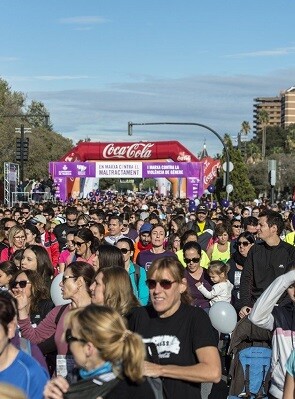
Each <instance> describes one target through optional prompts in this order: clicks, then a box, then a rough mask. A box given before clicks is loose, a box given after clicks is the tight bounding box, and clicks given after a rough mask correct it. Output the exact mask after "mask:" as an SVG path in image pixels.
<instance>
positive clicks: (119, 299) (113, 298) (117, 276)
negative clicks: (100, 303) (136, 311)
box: [98, 266, 140, 316]
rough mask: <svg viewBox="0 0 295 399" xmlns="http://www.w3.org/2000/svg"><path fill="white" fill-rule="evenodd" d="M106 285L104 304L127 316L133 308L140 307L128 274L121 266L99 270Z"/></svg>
mask: <svg viewBox="0 0 295 399" xmlns="http://www.w3.org/2000/svg"><path fill="white" fill-rule="evenodd" d="M98 273H102V275H103V277H102V281H103V283H104V285H105V291H104V304H105V305H106V306H109V307H110V308H112V309H116V310H117V311H118V312H119V313H120V315H122V316H126V315H127V314H128V313H129V312H130V310H131V309H132V308H135V307H138V306H140V304H139V302H138V300H137V298H136V296H135V295H134V293H133V288H132V285H131V281H130V277H129V274H128V272H127V271H126V270H125V269H123V268H122V267H120V266H111V267H106V268H103V269H99V270H98Z"/></svg>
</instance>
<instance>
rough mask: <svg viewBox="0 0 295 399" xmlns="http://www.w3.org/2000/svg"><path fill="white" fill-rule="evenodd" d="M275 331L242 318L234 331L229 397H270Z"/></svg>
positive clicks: (231, 347)
mask: <svg viewBox="0 0 295 399" xmlns="http://www.w3.org/2000/svg"><path fill="white" fill-rule="evenodd" d="M270 342H271V333H270V331H268V330H265V329H263V328H260V327H257V326H255V325H254V324H253V323H251V322H250V320H249V319H248V318H246V317H245V318H243V319H242V320H240V321H239V322H238V324H237V326H236V328H235V330H234V332H233V334H232V337H231V344H230V348H229V353H230V354H232V356H233V357H232V361H231V365H230V370H229V379H230V380H231V381H230V389H229V396H228V399H238V398H246V399H260V398H265V399H267V398H268V395H267V393H268V388H269V383H270V365H271V354H272V351H271V349H270Z"/></svg>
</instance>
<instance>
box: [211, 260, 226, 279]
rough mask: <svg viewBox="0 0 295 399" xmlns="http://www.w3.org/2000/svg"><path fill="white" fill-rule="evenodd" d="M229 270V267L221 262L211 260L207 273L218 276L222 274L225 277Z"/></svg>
mask: <svg viewBox="0 0 295 399" xmlns="http://www.w3.org/2000/svg"><path fill="white" fill-rule="evenodd" d="M229 270H230V265H229V264H227V263H225V262H222V261H221V260H213V261H212V262H210V264H209V266H208V273H215V274H218V275H220V274H222V273H224V276H225V277H227V275H228V272H229Z"/></svg>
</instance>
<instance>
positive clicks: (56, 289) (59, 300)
mask: <svg viewBox="0 0 295 399" xmlns="http://www.w3.org/2000/svg"><path fill="white" fill-rule="evenodd" d="M63 275H64V274H63V273H59V274H58V275H57V276H56V277H54V279H53V280H52V283H51V287H50V295H51V299H52V301H53V303H54V305H55V306H58V305H65V304H67V303H71V300H70V299H63V297H62V292H61V287H60V286H59V284H60V282H61V280H62V277H63Z"/></svg>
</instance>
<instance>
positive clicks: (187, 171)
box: [142, 162, 203, 178]
mask: <svg viewBox="0 0 295 399" xmlns="http://www.w3.org/2000/svg"><path fill="white" fill-rule="evenodd" d="M200 176H203V164H202V163H201V162H147V163H143V164H142V177H144V178H148V177H150V178H157V177H168V178H169V177H198V178H200Z"/></svg>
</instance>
